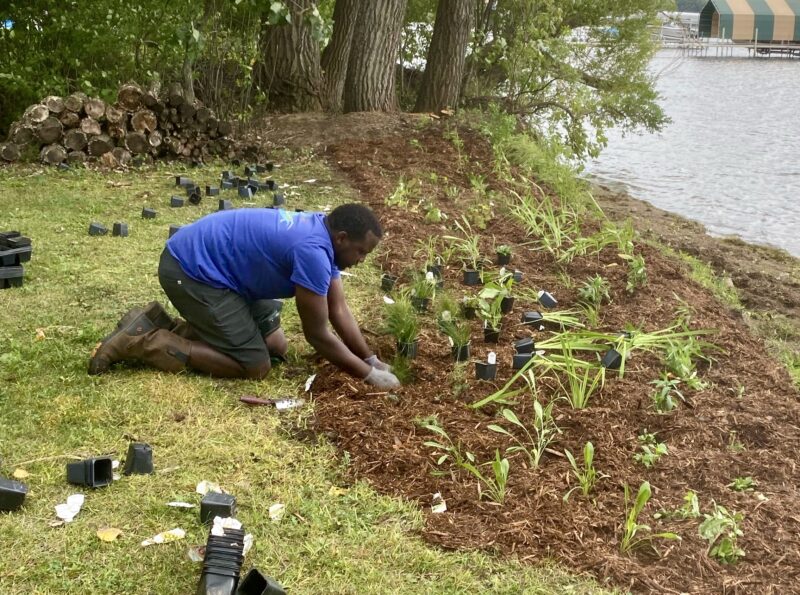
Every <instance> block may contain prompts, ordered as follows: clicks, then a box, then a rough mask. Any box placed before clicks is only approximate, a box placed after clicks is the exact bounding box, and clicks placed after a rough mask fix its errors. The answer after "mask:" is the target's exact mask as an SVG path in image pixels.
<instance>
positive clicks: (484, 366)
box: [475, 362, 497, 380]
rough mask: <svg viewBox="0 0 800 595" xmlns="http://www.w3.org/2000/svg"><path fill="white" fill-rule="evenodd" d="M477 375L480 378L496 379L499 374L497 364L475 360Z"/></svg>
mask: <svg viewBox="0 0 800 595" xmlns="http://www.w3.org/2000/svg"><path fill="white" fill-rule="evenodd" d="M475 376H476V377H477V378H478V380H494V377H495V376H497V364H488V363H486V362H475Z"/></svg>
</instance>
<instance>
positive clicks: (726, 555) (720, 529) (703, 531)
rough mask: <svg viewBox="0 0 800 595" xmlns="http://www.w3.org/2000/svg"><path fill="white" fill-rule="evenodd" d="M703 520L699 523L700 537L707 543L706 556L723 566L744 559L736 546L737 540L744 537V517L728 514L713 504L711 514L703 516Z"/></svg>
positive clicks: (722, 508)
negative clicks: (742, 526) (742, 527)
mask: <svg viewBox="0 0 800 595" xmlns="http://www.w3.org/2000/svg"><path fill="white" fill-rule="evenodd" d="M703 517H705V520H704V521H703V522H702V523H700V527H699V529H698V532H699V533H700V537H702V538H703V539H705V540H706V541H708V554H709V555H710V556H711V557H713V558H716V559H718V560H719V561H720V562H722V563H723V564H733V563H735V562H737V561H738V560H739V559H740V558H742V557H744V555H745V552H744V550H743V549H742V548H740V547H739V545H738V544H737V539H738V538H739V537H742V536H743V535H744V532H743V531H742V529H741V524H742V522H743V521H744V515H743V514H742V513H741V512H728V509H727V508H725V507H724V506H720V505H719V504H717V503H716V502H714V510H712V511H711V514H704V515H703Z"/></svg>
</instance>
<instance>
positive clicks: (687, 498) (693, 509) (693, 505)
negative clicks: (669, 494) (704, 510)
mask: <svg viewBox="0 0 800 595" xmlns="http://www.w3.org/2000/svg"><path fill="white" fill-rule="evenodd" d="M699 516H700V502H699V500H698V499H697V494H696V493H695V492H693V491H692V490H689V491H688V492H686V494H684V496H683V505H682V506H681V507H680V508H677V509H675V510H674V511H672V512H670V511H666V510H661V511H659V512H657V513H656V514H654V515H653V517H655V518H657V519H660V518H676V519H696V518H698V517H699Z"/></svg>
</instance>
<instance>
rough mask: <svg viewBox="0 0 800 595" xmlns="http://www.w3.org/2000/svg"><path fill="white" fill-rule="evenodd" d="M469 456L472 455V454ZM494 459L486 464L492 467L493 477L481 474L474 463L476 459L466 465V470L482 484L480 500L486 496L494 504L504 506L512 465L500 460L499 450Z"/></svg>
mask: <svg viewBox="0 0 800 595" xmlns="http://www.w3.org/2000/svg"><path fill="white" fill-rule="evenodd" d="M467 454H468V455H470V454H471V453H467ZM494 457H495V458H494V461H491V462H490V463H485V465H491V467H492V474H493V477H492V476H488V475H484V474H483V473H481V472H480V469H479V467H478V465H477V464H476V463H475V462H474V457H473V458H472V460H470V461H468V462H467V463H465V464H464V469H466V470H467V471H469V472H470V473H472V475H474V476H475V477H476V478H477V479H478V481H479V482H480V484H479V485H478V489H479V496H478V497H479V498H480V497H483V495H484V494H486V495H487V496H488V497H489V499H490V500H492V501H493V502H497V503H498V504H502V503H503V502H504V501H505V499H506V485H507V484H508V473H509V470H510V464H509V462H508V459H506V458H502V459H501V458H500V451H499V450H495V451H494Z"/></svg>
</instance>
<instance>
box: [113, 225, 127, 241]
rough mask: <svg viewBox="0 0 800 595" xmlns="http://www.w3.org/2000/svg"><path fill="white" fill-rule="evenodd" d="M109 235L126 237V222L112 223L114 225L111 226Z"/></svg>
mask: <svg viewBox="0 0 800 595" xmlns="http://www.w3.org/2000/svg"><path fill="white" fill-rule="evenodd" d="M111 235H112V236H118V237H120V238H127V237H128V224H127V223H122V222H120V221H117V222H116V223H114V226H113V227H112V228H111Z"/></svg>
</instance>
